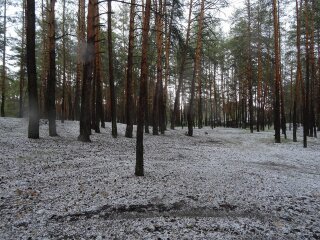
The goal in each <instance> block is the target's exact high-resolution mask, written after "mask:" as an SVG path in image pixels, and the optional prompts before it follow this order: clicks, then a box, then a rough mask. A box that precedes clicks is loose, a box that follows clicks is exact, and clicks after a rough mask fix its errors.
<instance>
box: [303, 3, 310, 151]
mask: <svg viewBox="0 0 320 240" xmlns="http://www.w3.org/2000/svg"><path fill="white" fill-rule="evenodd" d="M304 3H305V9H304V10H305V29H306V41H305V47H306V61H305V63H306V67H305V69H306V76H305V99H304V111H303V119H304V120H303V147H304V148H306V147H307V145H308V144H307V136H308V133H309V90H310V89H309V88H310V54H309V52H310V48H309V47H310V46H309V17H308V14H309V6H308V0H305V1H304Z"/></svg>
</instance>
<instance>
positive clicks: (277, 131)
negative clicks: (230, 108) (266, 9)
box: [273, 0, 281, 143]
mask: <svg viewBox="0 0 320 240" xmlns="http://www.w3.org/2000/svg"><path fill="white" fill-rule="evenodd" d="M277 9H278V8H277V0H273V24H274V51H275V82H274V84H275V85H274V86H275V87H274V96H275V101H274V116H273V117H274V129H275V142H276V143H280V142H281V139H280V81H281V79H280V56H279V29H278V27H279V26H278V11H277Z"/></svg>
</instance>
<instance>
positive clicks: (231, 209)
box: [0, 118, 320, 239]
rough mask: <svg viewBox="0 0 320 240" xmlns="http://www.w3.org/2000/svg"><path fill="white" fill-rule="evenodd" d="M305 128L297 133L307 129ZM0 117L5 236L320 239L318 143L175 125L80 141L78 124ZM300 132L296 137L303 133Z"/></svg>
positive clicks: (1, 227) (0, 234)
mask: <svg viewBox="0 0 320 240" xmlns="http://www.w3.org/2000/svg"><path fill="white" fill-rule="evenodd" d="M300 130H301V129H300ZM57 131H58V134H59V137H49V136H48V125H47V124H46V121H43V120H42V121H41V126H40V135H41V138H40V139H39V140H32V139H28V138H27V121H26V120H23V119H14V118H0V216H1V221H0V239H28V238H29V237H31V238H32V239H104V238H105V239H157V238H161V239H167V238H168V239H183V238H184V239H310V238H315V239H319V238H320V142H319V140H318V139H314V138H309V142H308V148H303V146H302V142H301V141H302V138H301V135H300V136H299V142H298V143H293V142H292V140H291V135H292V132H288V137H289V139H287V140H284V139H283V143H281V144H275V143H273V138H274V137H273V134H274V133H273V131H271V130H270V131H266V132H260V133H257V132H255V133H253V134H250V133H249V131H248V130H241V129H224V128H215V129H210V128H204V129H195V131H194V134H195V135H194V137H188V136H186V135H185V131H186V129H181V128H178V129H176V130H168V131H166V134H165V135H163V136H153V135H151V134H150V135H149V134H148V135H145V177H135V176H134V166H135V139H134V138H133V139H128V138H125V137H124V132H125V125H123V124H118V131H119V137H118V138H112V136H111V134H110V133H111V126H110V124H109V123H107V128H106V129H102V133H101V134H93V135H92V136H91V139H92V143H82V142H79V141H77V140H76V139H77V136H78V131H79V124H78V122H70V121H66V122H65V123H64V124H62V123H60V122H58V121H57ZM300 134H301V133H300Z"/></svg>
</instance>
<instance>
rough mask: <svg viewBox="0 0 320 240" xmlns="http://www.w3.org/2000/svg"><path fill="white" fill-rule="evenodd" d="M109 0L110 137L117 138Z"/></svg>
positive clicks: (109, 7) (109, 2)
mask: <svg viewBox="0 0 320 240" xmlns="http://www.w3.org/2000/svg"><path fill="white" fill-rule="evenodd" d="M111 14H112V9H111V0H108V57H109V83H110V101H111V122H112V136H113V137H117V135H118V133H117V106H116V92H115V87H114V75H113V46H112V27H111V26H112V24H111Z"/></svg>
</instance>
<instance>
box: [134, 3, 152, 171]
mask: <svg viewBox="0 0 320 240" xmlns="http://www.w3.org/2000/svg"><path fill="white" fill-rule="evenodd" d="M150 9H151V0H146V7H145V11H144V17H143V24H142V50H141V51H142V54H141V78H140V96H139V105H138V126H137V145H136V167H135V175H136V176H143V175H144V166H143V124H144V111H145V106H146V92H147V84H146V83H147V78H148V42H149V36H148V34H149V28H150V26H149V25H150Z"/></svg>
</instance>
